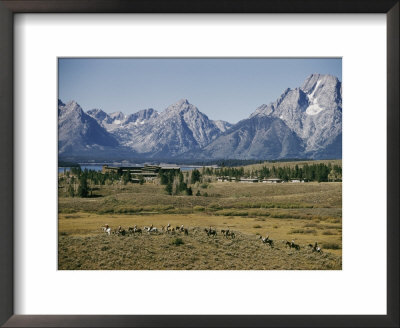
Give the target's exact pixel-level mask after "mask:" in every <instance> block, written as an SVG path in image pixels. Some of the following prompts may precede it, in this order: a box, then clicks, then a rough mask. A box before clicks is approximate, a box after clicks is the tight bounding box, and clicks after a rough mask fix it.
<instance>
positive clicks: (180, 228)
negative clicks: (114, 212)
mask: <svg viewBox="0 0 400 328" xmlns="http://www.w3.org/2000/svg"><path fill="white" fill-rule="evenodd" d="M101 229H102V230H103V232H105V233H106V234H108V235H111V234H115V235H121V236H125V235H127V234H128V235H134V234H139V235H141V234H142V232H147V233H149V234H150V233H159V232H161V233H163V232H165V233H174V232H183V233H184V234H185V235H189V229H188V228H185V227H184V226H183V224H182V225H181V226H176V227H175V228H172V227H171V225H170V224H169V223H168V225H167V226H161V229H158V228H157V227H154V226H153V225H151V226H144V227H143V229H142V228H138V227H137V225H136V224H135V225H134V226H133V227H128V229H127V230H125V229H124V228H122V227H121V226H119V227H118V229H115V230H113V229H111V227H110V226H109V225H108V224H105V225H104V226H102V227H101Z"/></svg>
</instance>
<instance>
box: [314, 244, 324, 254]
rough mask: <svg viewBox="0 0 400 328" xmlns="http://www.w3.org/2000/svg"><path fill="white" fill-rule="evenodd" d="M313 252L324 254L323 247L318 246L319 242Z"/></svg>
mask: <svg viewBox="0 0 400 328" xmlns="http://www.w3.org/2000/svg"><path fill="white" fill-rule="evenodd" d="M313 252H317V253H321V254H322V249H321V247H319V246H318V244H317V242H315V245H314V247H313Z"/></svg>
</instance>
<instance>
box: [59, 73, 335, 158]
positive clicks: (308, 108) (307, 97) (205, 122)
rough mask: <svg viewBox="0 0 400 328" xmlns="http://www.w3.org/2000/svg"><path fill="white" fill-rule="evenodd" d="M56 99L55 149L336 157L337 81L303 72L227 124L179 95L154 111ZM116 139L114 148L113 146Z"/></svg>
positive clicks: (148, 154) (153, 155) (169, 154)
mask: <svg viewBox="0 0 400 328" xmlns="http://www.w3.org/2000/svg"><path fill="white" fill-rule="evenodd" d="M58 104H59V132H60V135H59V140H60V143H59V149H60V153H66V154H68V152H71V151H76V149H79V151H83V152H85V151H87V150H88V149H93V147H106V148H104V152H105V153H107V151H108V150H107V149H108V148H107V146H110V147H114V148H115V149H116V151H115V152H116V153H118V151H119V150H118V149H122V148H123V149H124V150H126V151H128V153H129V152H131V153H134V154H139V155H138V156H142V157H145V158H164V159H165V158H178V157H179V158H186V159H198V158H203V159H204V158H207V159H221V158H241V159H245V158H249V159H250V158H252V159H283V158H295V157H297V158H315V159H323V158H341V156H342V147H341V146H342V83H341V82H340V81H339V79H338V78H337V77H335V76H332V75H328V74H311V75H310V76H308V77H307V78H306V79H305V80H304V82H303V84H302V85H301V86H299V87H297V88H293V89H291V88H286V89H285V90H284V91H283V93H282V94H281V95H280V96H279V97H278V98H277V99H276V101H274V102H272V103H269V104H263V105H261V106H259V107H257V108H256V110H255V111H254V112H253V113H252V114H251V115H250V116H249V118H247V119H243V120H241V121H240V122H238V123H237V124H235V125H232V124H230V123H228V122H225V121H213V120H210V119H209V118H208V117H207V115H205V114H204V113H202V112H201V111H200V110H199V109H198V108H197V107H196V106H195V105H193V104H191V103H190V102H189V100H188V99H185V98H182V99H180V100H178V101H177V102H175V103H173V104H171V105H169V106H168V107H167V108H165V109H164V110H163V111H161V112H157V111H156V110H154V109H153V108H147V109H142V110H140V111H138V112H136V113H133V114H129V115H126V114H124V113H122V112H114V113H112V114H107V113H105V112H104V111H102V110H101V109H91V110H89V111H88V112H87V113H85V112H84V111H83V110H82V108H81V107H80V106H79V104H77V103H76V101H71V102H69V103H67V104H64V103H63V102H62V101H61V100H59V102H58ZM118 147H120V148H118Z"/></svg>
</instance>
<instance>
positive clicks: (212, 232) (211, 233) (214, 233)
mask: <svg viewBox="0 0 400 328" xmlns="http://www.w3.org/2000/svg"><path fill="white" fill-rule="evenodd" d="M204 231H205V232H206V233H207V236H211V235H213V236H214V237H215V236H216V235H217V230H213V229H211V227H210V229H207V228H205V229H204Z"/></svg>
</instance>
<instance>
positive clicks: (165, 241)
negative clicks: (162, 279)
mask: <svg viewBox="0 0 400 328" xmlns="http://www.w3.org/2000/svg"><path fill="white" fill-rule="evenodd" d="M274 164H275V165H276V163H274ZM61 175H62V174H61ZM191 187H192V189H193V196H188V195H168V194H167V193H166V192H165V186H163V185H160V183H159V181H158V179H156V180H155V181H152V182H146V183H144V184H143V185H140V184H131V183H128V184H126V185H124V184H122V183H114V184H110V185H107V184H106V185H98V186H95V187H93V188H92V190H93V191H92V195H91V197H88V198H79V197H68V194H67V191H66V188H64V186H63V185H62V184H60V185H59V219H58V230H59V231H58V233H59V246H58V247H59V253H58V265H59V269H61V270H76V269H81V270H98V269H100V270H106V269H112V270H118V269H126V270H147V269H167V270H190V269H192V270H204V269H212V270H234V269H240V270H242V269H243V270H252V269H255V270H263V269H271V270H272V269H275V270H286V269H291V270H292V269H297V270H303V269H305V270H314V269H316V270H340V269H341V268H342V261H341V258H342V247H341V245H342V183H341V182H323V183H317V182H309V183H281V184H265V183H254V184H253V183H251V184H250V183H239V182H216V181H215V179H214V180H212V181H211V182H207V183H199V182H197V183H196V184H193V185H192V186H191ZM198 191H199V193H198ZM196 193H197V194H201V196H195V195H196ZM168 223H170V224H171V226H172V227H175V226H180V225H182V224H183V225H184V227H185V228H188V231H189V234H188V235H184V234H183V233H179V232H175V233H169V234H167V233H165V232H164V233H155V234H148V233H143V234H142V235H125V236H118V235H114V234H111V235H106V234H105V233H104V232H102V230H101V227H102V226H104V225H105V224H108V225H110V227H111V228H112V229H116V228H117V227H118V226H122V227H123V228H125V229H128V227H133V226H134V225H135V224H136V225H137V226H138V227H140V228H143V226H149V225H151V224H153V225H154V226H155V227H157V228H158V229H160V228H161V226H166V225H167V224H168ZM210 226H212V227H213V228H216V229H217V232H218V234H217V236H216V237H212V236H210V237H209V236H207V235H206V233H205V232H204V228H206V227H210ZM221 229H229V230H231V231H234V232H235V234H236V238H235V239H231V238H226V237H224V236H222V235H221V234H220V230H221ZM260 235H261V236H263V237H265V236H266V235H269V238H270V239H272V240H273V241H274V247H273V248H272V247H270V246H269V245H267V244H263V243H262V241H261V240H260V238H259V237H260ZM292 240H294V241H295V243H296V244H299V245H300V250H294V249H292V248H289V247H286V245H285V241H292ZM315 242H318V244H319V245H320V246H321V248H322V250H323V253H322V254H320V253H316V252H312V250H311V249H310V248H309V247H308V246H307V245H308V244H314V243H315Z"/></svg>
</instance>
